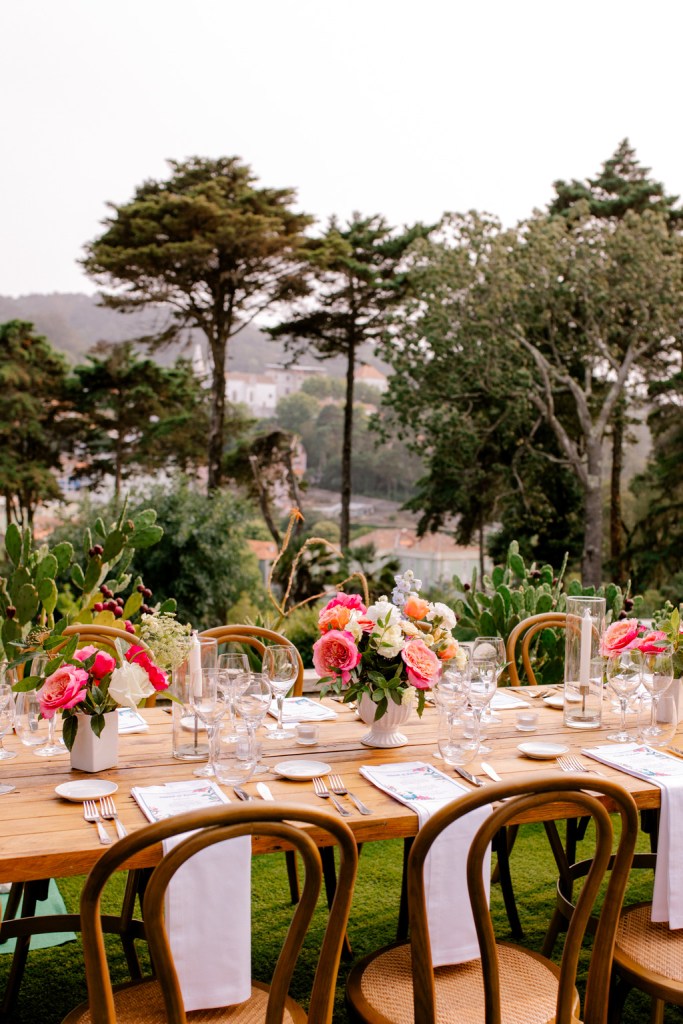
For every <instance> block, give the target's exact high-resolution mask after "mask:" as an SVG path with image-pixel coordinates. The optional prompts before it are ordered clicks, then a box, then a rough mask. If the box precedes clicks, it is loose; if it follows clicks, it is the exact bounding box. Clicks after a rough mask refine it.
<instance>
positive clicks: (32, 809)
mask: <svg viewBox="0 0 683 1024" xmlns="http://www.w3.org/2000/svg"><path fill="white" fill-rule="evenodd" d="M560 690H561V688H560ZM326 703H327V704H328V705H329V707H331V708H332V709H333V710H334V711H336V712H337V718H336V720H335V721H324V722H321V723H320V725H319V729H320V732H319V736H320V742H319V743H318V744H317V745H316V746H312V747H303V746H299V745H297V744H296V742H295V740H294V736H292V741H291V742H290V741H289V740H285V741H275V740H271V739H269V736H268V732H267V731H265V730H261V738H262V742H263V758H262V760H263V763H265V764H266V765H268V766H270V767H271V768H272V766H274V765H275V764H277V763H278V762H279V761H282V760H285V759H290V758H292V757H301V758H307V759H311V758H313V759H316V760H321V761H325V762H327V763H328V764H330V765H331V767H332V770H333V771H335V772H338V773H339V774H340V775H341V776H342V778H343V780H344V782H345V783H346V784H347V785H348V787H349V788H350V789H352V790H353V792H354V793H356V794H357V795H358V796H359V797H360V799H361V800H363V801H364V802H365V803H366V804H367V805H368V806H369V807H370V808H372V810H373V812H374V813H373V814H372V815H367V816H363V815H361V814H360V813H358V812H357V811H356V809H355V808H354V807H353V805H352V804H351V802H350V801H348V802H347V803H348V807H349V810H351V811H352V814H351V817H349V818H347V819H346V820H347V821H348V823H349V824H350V826H351V828H352V829H353V831H354V833H355V835H356V838H357V840H358V841H359V842H373V841H379V840H383V839H394V838H402V837H405V836H410V835H414V834H415V833H416V831H417V816H416V814H415V813H414V812H413V811H411V810H410V809H409V808H407V807H404V806H403V805H402V804H399V803H397V802H396V801H394V800H392V799H391V798H390V797H389V796H387V795H386V794H384V793H381V792H380V791H379V790H377V789H376V788H375V787H374V786H372V785H371V784H370V783H369V782H366V780H365V779H364V778H363V777H362V776H361V775H360V774H359V771H358V769H359V767H360V766H361V765H373V764H375V765H376V764H382V763H386V762H390V761H404V762H405V761H426V762H428V763H431V764H433V765H435V766H437V767H440V768H442V769H444V770H446V771H447V772H449V773H451V772H452V769H449V768H447V766H445V765H444V763H443V761H441V760H440V759H438V758H437V757H435V754H436V752H437V747H436V734H437V713H436V711H435V709H434V708H433V707H427V708H426V710H425V714H424V716H423V718H422V719H419V718H418V717H417V715H413V716H412V718H411V720H410V721H409V722H408V724H407V725H406V726H405V727H404V730H403V731H404V732H405V734H406V736H407V738H408V743H407V745H405V746H403V747H399V748H394V749H390V750H378V749H373V748H369V747H365V746H364V745H363V744H362V743H361V736H363V735H364V733H365V732H367V728H368V727H367V726H366V725H364V724H363V723H362V722H361V721H360V720H359V719H358V718H357V717H356V715H355V713H354V712H353V711H352V710H349V709H348V708H346V707H345V706H344V705H342V704H339V703H335V702H332V701H326ZM533 708H534V710H536V711H538V715H539V728H538V730H537V732H535V733H531V734H529V733H522V732H519V731H517V730H516V728H515V711H513V710H506V711H500V712H498V714H499V716H500V718H501V719H502V722H501V723H500V724H497V725H491V726H489V727H488V730H487V740H486V742H487V743H488V744H489V745H490V746H491V748H492V750H491V752H490V753H488V754H485V755H483V759H484V760H485V761H487V762H488V763H489V764H491V765H492V766H493V768H495V770H496V771H497V772H498V773H499V775H500V776H501V777H502V779H503V780H505V779H508V778H511V777H513V776H518V775H520V774H526V775H532V774H535V773H547V772H548V771H555V770H557V771H559V769H558V768H557V767H556V766H555V765H554V762H552V761H535V760H531V759H529V758H527V757H524V756H522V755H521V754H520V753H519V752H518V750H517V746H518V744H519V743H521V742H524V741H525V740H544V741H551V742H558V743H563V744H566V745H567V746H568V747H569V748H570V752H571V753H575V754H580V751H581V748H582V747H585V746H596V745H598V744H600V743H604V742H606V739H605V736H606V733H607V732H609V731H610V729H613V728H614V725H615V723H616V718H617V715H616V712H614V711H612V710H610V709H609V707H608V704H607V701H606V702H605V709H606V712H607V714H606V715H605V718H606V722H605V724H604V725H603V728H602V729H600V730H592V731H576V730H573V729H568V728H565V727H564V726H563V724H562V712H561V710H556V709H553V708H550V707H547V706H544V704H543V701H542V700H535V701H533ZM142 714H143V715H144V717H145V718H146V720H147V721H148V723H149V726H150V728H149V731H148V732H143V733H133V734H127V735H126V734H123V735H121V736H120V738H119V743H120V745H119V751H120V752H119V765H118V767H117V768H114V769H110V770H109V771H106V772H101V773H99V774H98V776H97V778H100V779H107V780H110V781H112V782H115V783H116V784H117V785H118V792H117V793H116V794H115V801H116V807H117V810H118V812H119V815H120V817H121V820H122V821H123V823H124V824H125V826H126V828H127V829H128V830H129V831H132V830H134V829H137V828H141V827H142V826H143V825H145V824H146V819H145V818H144V817H143V814H142V812H141V811H140V809H139V807H138V805H137V804H136V802H135V800H134V799H133V797H132V796H131V787H133V786H145V785H159V784H162V783H165V782H173V781H176V782H179V781H181V780H185V779H191V778H192V772H193V768H195V767H196V765H195V764H193V763H190V762H183V761H178V760H175V759H174V758H173V756H172V753H171V717H170V715H169V714H168V713H167V711H166V710H164V709H163V708H152V709H148V710H145V711H142ZM679 739H680V738H679ZM674 742H676V741H675V740H674ZM5 745H6V747H7V748H8V749H10V750H15V751H16V752H17V753H18V755H19V756H18V757H17V758H15V759H14V760H11V761H5V762H0V782H6V783H11V784H14V785H15V786H16V790H15V791H14V792H12V793H9V794H7V795H4V796H0V836H1V839H0V880H2V881H3V882H12V881H29V880H32V879H40V878H59V877H63V876H67V875H79V874H84V873H86V872H87V871H88V870H89V869H90V868H91V867H92V865H93V864H94V862H95V861H96V860H97V858H98V857H99V855H100V853H101V852H102V849H103V847H102V846H101V845H100V844H99V841H98V837H97V832H96V829H95V827H94V826H93V825H91V824H88V823H86V822H85V821H84V820H83V811H82V806H81V805H80V804H76V803H69V802H67V801H66V800H63V799H60V797H58V796H57V795H56V793H55V787H56V786H57V785H59V784H60V783H63V782H67V781H73V780H75V779H84V778H93V777H94V776H89V775H86V774H84V773H81V772H72V771H71V770H70V766H69V758H68V757H64V756H62V757H55V758H39V757H36V756H35V755H34V754H33V753H32V752H31V751H30V750H28V749H27V748H25V747H23V746H22V744H21V743H20V741H19V740H18V738H17V737H16V736H9V737H7V738H6V740H5ZM679 745H683V743H681V742H679ZM481 759H482V758H477V759H476V760H475V761H474V762H472V764H470V765H469V766H468V768H469V770H470V771H472V772H473V773H474V774H478V775H480V776H481V777H482V778H485V776H483V775H481V770H480V766H481ZM584 761H585V763H586V764H587V765H591V766H592V767H595V768H598V769H599V771H600V772H601V773H603V774H604V775H605V776H606V777H607V778H610V779H612V780H613V781H617V782H619V783H620V784H621V785H623V786H624V787H625V788H626V789H628V790H629V791H630V792H631V793H632V794H633V796H634V798H635V800H636V802H637V804H638V806H639V808H641V809H645V808H652V807H658V806H659V789H658V787H657V786H656V785H653V784H651V783H647V782H643V781H641V780H639V779H636V778H634V777H632V776H630V775H627V774H625V773H623V772H619V771H617V770H613V769H610V768H608V767H605V766H603V765H598V764H597V762H593V761H590V760H589V759H587V758H584ZM259 780H260V781H265V782H266V783H267V784H268V786H269V787H270V789H271V791H272V793H273V796H274V798H275V799H276V800H277V799H278V798H282V799H287V800H288V801H290V802H291V801H292V800H294V801H295V802H298V801H301V803H302V804H306V805H310V806H316V805H317V803H318V798H317V797H316V796H315V794H314V792H313V786H312V783H310V782H291V781H287V780H284V779H282V778H279V777H277V776H276V775H275V774H273V773H272V772H269V773H268V774H267V775H260V776H259ZM463 785H464V786H465V788H468V783H465V782H463ZM244 788H245V789H246V790H247V791H248V792H250V793H252V794H254V795H255V780H252V781H251V782H248V783H246V784H245V787H244ZM224 791H225V792H226V794H227V795H228V796H229V797H230V799H231V800H234V799H235V797H234V794H233V793H232V791H231V790H230V788H229V787H224ZM555 811H556V813H554V816H555V817H557V818H564V817H571V816H573V815H574V814H575V808H574V809H573V808H572V806H571V804H568V803H564V804H557V805H556V809H555ZM544 816H545V817H547V816H548V815H547V813H546V814H545V815H544ZM527 820H529V819H527ZM112 826H113V823H112V822H109V827H110V828H111V832H112V835H114V834H115V833H114V830H113V827H112ZM275 848H276V847H274V846H273V845H272V842H271V841H269V840H266V839H265V838H264V839H259V838H257V839H255V840H254V851H255V852H257V853H265V852H270V851H272V850H273V849H275ZM153 857H154V853H153V852H151V853H149V854H147V857H146V860H145V861H136V862H135V865H132V864H131V865H129V866H148V865H150V864H152V863H154V859H153Z"/></svg>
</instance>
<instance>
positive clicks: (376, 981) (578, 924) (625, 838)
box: [347, 775, 638, 1024]
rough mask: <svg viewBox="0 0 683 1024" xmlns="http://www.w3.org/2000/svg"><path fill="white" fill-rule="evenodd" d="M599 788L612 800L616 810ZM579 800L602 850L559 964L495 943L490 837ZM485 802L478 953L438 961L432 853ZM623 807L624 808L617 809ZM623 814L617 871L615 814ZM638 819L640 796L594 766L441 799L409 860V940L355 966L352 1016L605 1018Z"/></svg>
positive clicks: (470, 862)
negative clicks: (590, 941)
mask: <svg viewBox="0 0 683 1024" xmlns="http://www.w3.org/2000/svg"><path fill="white" fill-rule="evenodd" d="M601 797H607V798H608V800H609V810H608V809H607V808H606V807H605V806H604V805H603V803H602V800H601ZM560 802H562V803H567V802H570V803H571V804H573V805H575V806H576V807H577V810H578V811H579V813H581V814H587V815H590V817H591V818H592V820H593V822H594V824H595V836H596V839H595V850H594V854H593V859H592V863H591V866H590V870H589V872H588V874H587V876H586V878H585V880H584V884H583V887H582V889H581V892H580V894H579V896H578V899H577V901H576V909H575V911H574V914H573V915H572V919H571V921H570V923H569V928H568V932H567V940H566V942H565V946H564V950H563V954H562V960H561V963H560V965H559V966H558V965H557V964H555V963H552V962H551V961H550V960H548V959H546V958H545V957H544V956H542V955H541V954H540V953H535V952H531V951H530V950H528V949H524V948H522V947H520V946H516V945H514V944H511V943H504V942H497V941H496V938H495V934H494V930H493V924H492V921H491V916H490V913H489V909H488V905H487V900H486V890H485V886H484V880H483V863H484V857H485V853H486V849H487V846H488V844H489V843H490V842H491V841H492V839H493V837H494V836H495V835H496V833H497V832H498V831H499V830H500V829H501V828H504V827H505V826H506V825H507V824H508V823H509V822H510V821H511V820H513V819H514V818H516V817H518V816H520V815H523V814H526V813H527V812H529V811H531V810H532V809H533V810H534V811H535V812H536V813H538V809H539V808H543V807H546V806H548V807H549V806H550V805H552V804H557V803H560ZM487 804H490V805H491V806H492V810H491V813H490V814H489V815H488V816H487V818H486V819H485V820H484V822H483V823H482V825H481V826H480V827H479V828H478V830H477V832H476V834H475V837H474V839H473V841H472V843H471V846H470V851H469V855H468V858H467V886H468V892H469V899H470V904H471V907H472V912H473V917H474V921H475V924H476V929H477V936H478V940H479V949H480V957H479V958H478V959H476V960H471V961H469V962H467V963H462V964H457V965H453V966H446V967H439V968H436V969H434V968H433V967H432V962H431V948H430V939H429V928H428V922H427V916H426V910H425V884H424V866H425V859H426V857H427V855H428V853H429V851H430V849H431V846H432V844H433V843H434V841H435V840H436V838H437V837H438V836H439V835H440V834H441V833H442V832H443V831H444V830H445V829H446V828H447V827H448V826H449V825H450V824H451V823H452V822H454V821H455V820H456V819H458V818H461V817H463V816H464V815H465V814H467V813H468V812H470V811H472V810H474V809H475V808H478V807H483V806H485V805H487ZM615 811H616V815H614V812H615ZM610 812H612V814H613V815H614V816H615V817H616V816H618V818H619V821H620V830H619V836H618V844H617V849H616V853H615V855H614V861H613V868H612V871H611V872H609V873H608V867H609V865H610V857H611V854H612V846H613V841H614V828H613V818H612V817H611V815H610ZM637 828H638V813H637V809H636V805H635V802H634V800H633V798H632V796H631V795H630V794H629V793H628V792H627V791H626V790H625V789H623V788H622V787H621V786H618V785H616V784H615V783H613V782H610V781H609V780H607V779H602V778H598V777H596V776H594V775H591V776H588V775H566V776H564V777H558V776H557V775H547V776H541V777H539V778H537V779H535V780H534V781H533V782H532V783H529V782H528V781H526V780H519V781H517V782H514V781H513V782H501V783H495V784H493V785H491V786H486V787H485V788H484V789H481V790H477V791H474V792H472V793H468V794H467V795H465V796H464V797H463V798H462V799H460V800H455V801H453V802H452V803H450V804H448V805H447V806H446V807H444V808H442V809H441V810H440V811H438V812H437V813H436V814H434V815H433V817H432V818H430V820H429V821H428V822H427V823H426V824H425V825H424V826H423V827H422V828H421V829H420V831H419V832H418V835H417V837H416V839H415V842H414V843H413V847H412V850H411V853H410V859H409V866H408V872H409V874H408V887H409V901H408V902H409V913H410V936H411V937H410V943H397V944H394V945H392V946H388V947H385V948H384V949H381V950H379V951H378V952H376V953H372V954H370V955H369V956H367V957H365V958H364V959H363V960H361V961H360V962H359V963H358V964H357V965H356V966H355V967H354V968H353V970H352V972H351V974H350V976H349V980H348V985H347V999H348V1002H349V1006H350V1009H351V1015H352V1019H353V1020H355V1021H364V1022H367V1024H436V1021H437V1020H438V1022H439V1024H531V1022H533V1024H546V1022H547V1024H550V1022H551V1021H552V1022H553V1024H578V1022H579V1020H582V1021H583V1022H584V1024H605V1019H606V1014H607V1005H608V996H609V986H610V973H611V968H612V954H613V948H614V939H615V933H616V928H617V924H618V920H619V912H620V908H621V902H622V898H623V894H624V890H625V887H626V883H627V880H628V875H629V868H630V865H631V859H632V856H633V849H634V846H635V842H636V835H637ZM607 874H609V879H608V881H607V891H606V895H605V899H604V902H603V909H602V913H601V915H600V919H599V922H598V926H597V931H596V935H595V942H594V945H593V950H592V956H591V960H590V965H589V968H588V980H587V986H586V995H585V1001H584V1007H583V1014H582V1016H581V1017H579V1013H580V1006H579V997H578V993H577V991H576V985H575V982H576V971H577V964H578V958H579V951H580V947H581V944H582V941H583V938H584V934H585V932H586V928H587V925H588V922H589V920H590V917H591V914H592V912H593V907H594V903H595V900H596V898H597V896H598V892H599V889H600V886H601V884H602V882H603V880H604V879H605V876H606V875H607Z"/></svg>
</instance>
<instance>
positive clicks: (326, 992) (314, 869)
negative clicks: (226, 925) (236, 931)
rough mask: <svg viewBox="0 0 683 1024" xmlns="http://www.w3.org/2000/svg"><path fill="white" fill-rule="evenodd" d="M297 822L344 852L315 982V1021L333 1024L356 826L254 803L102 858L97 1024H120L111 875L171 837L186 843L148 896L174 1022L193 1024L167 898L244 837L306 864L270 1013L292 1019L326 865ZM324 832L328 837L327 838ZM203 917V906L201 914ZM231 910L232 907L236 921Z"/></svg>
mask: <svg viewBox="0 0 683 1024" xmlns="http://www.w3.org/2000/svg"><path fill="white" fill-rule="evenodd" d="M294 822H297V823H302V824H304V825H308V826H313V827H314V828H315V829H316V832H317V833H318V835H317V836H316V840H317V842H319V843H320V844H321V845H325V846H337V847H339V853H340V857H339V878H338V882H337V888H336V891H335V895H334V900H333V902H332V906H331V908H330V911H329V916H328V920H327V927H326V929H325V934H324V938H323V942H322V945H321V947H320V954H319V959H318V965H317V968H316V972H315V977H314V980H313V988H312V990H311V999H310V1005H309V1010H308V1020H309V1021H310V1022H311V1024H329V1022H330V1021H331V1020H332V1009H333V1002H334V989H335V984H336V978H337V971H338V967H339V959H340V956H341V949H342V941H343V938H344V934H345V931H346V924H347V921H348V917H349V910H350V907H351V898H352V895H353V887H354V883H355V877H356V868H357V864H358V852H357V848H356V843H355V840H354V838H353V833H352V832H351V830H350V828H349V827H348V825H347V824H346V823H345V822H343V821H342V820H341V819H340V818H339V817H338V816H337V817H334V816H333V815H331V814H330V813H328V812H327V811H324V810H317V809H314V808H308V807H302V806H301V805H300V804H289V803H277V804H274V803H263V804H261V803H249V804H248V805H230V806H221V807H211V808H208V809H202V810H199V811H189V812H188V813H186V814H180V815H176V816H174V817H172V818H168V819H166V820H165V821H160V822H157V823H155V824H153V825H148V826H147V827H145V828H141V829H139V830H138V831H137V832H135V833H133V834H132V835H129V836H127V837H126V838H124V839H121V840H120V841H119V842H117V843H116V844H115V845H114V846H112V847H110V848H109V849H108V850H106V852H105V853H104V854H103V855H102V856H101V857H100V859H99V860H98V862H97V863H96V864H95V866H94V868H93V869H92V871H91V872H90V874H89V875H88V878H87V880H86V882H85V886H84V888H83V892H82V895H81V920H82V929H83V950H84V956H85V969H86V978H87V982H88V996H89V1002H90V1013H91V1019H92V1024H115V1021H116V1016H115V1007H114V1000H113V993H112V986H111V981H110V978H109V971H108V967H107V960H106V952H105V948H104V938H103V932H102V926H101V922H100V898H101V895H102V891H103V889H104V887H105V885H106V883H107V881H108V879H109V878H110V877H111V875H112V874H113V873H114V872H115V871H117V870H119V869H120V868H121V867H122V865H123V864H125V863H126V861H128V860H130V859H131V858H132V857H134V856H136V855H137V854H139V853H141V851H144V850H147V849H149V848H151V847H153V846H157V845H158V844H159V843H161V842H162V841H163V840H165V839H168V838H170V837H171V836H176V835H183V834H184V833H187V835H186V837H185V838H184V839H183V840H182V841H181V842H179V843H178V844H177V845H176V846H174V847H173V848H172V849H171V850H170V851H169V852H168V853H167V854H166V855H165V856H163V857H162V859H161V861H160V862H159V863H158V864H157V866H156V868H155V869H154V871H153V872H152V875H151V878H150V880H149V883H148V885H147V888H146V890H145V899H144V917H145V927H146V931H147V937H148V942H149V946H150V953H151V956H152V960H153V962H154V967H155V973H156V975H157V977H158V979H159V983H160V987H161V989H162V992H163V999H164V1005H165V1010H166V1018H165V1019H167V1020H168V1021H169V1024H185V1010H184V1008H183V1000H182V994H181V992H180V987H179V985H178V979H177V976H176V973H175V968H174V966H173V957H172V954H171V950H170V946H169V941H168V936H167V933H166V928H165V923H164V894H165V892H166V888H167V886H168V884H169V882H170V880H171V879H172V877H173V875H174V874H175V872H176V871H177V870H178V869H179V868H180V867H181V866H182V864H184V863H185V862H186V861H187V860H189V859H190V858H191V857H193V856H194V855H195V854H196V853H198V852H199V851H200V850H203V849H205V848H206V847H208V846H213V845H214V844H215V843H219V842H222V841H223V840H225V839H233V838H236V837H237V836H244V835H252V836H253V835H259V836H273V837H275V838H276V839H278V840H281V841H282V842H283V843H285V844H287V845H291V846H293V847H294V849H295V850H297V852H298V853H299V854H300V855H301V858H302V861H303V864H304V886H303V891H302V895H301V900H300V902H299V903H298V904H297V906H296V908H295V909H294V911H293V917H292V923H291V925H290V928H289V930H288V932H287V935H286V938H285V941H284V945H283V947H282V951H281V953H280V956H279V958H278V961H277V965H276V967H275V971H274V973H273V977H272V981H271V985H270V990H269V996H268V1008H267V1014H266V1021H267V1022H275V1021H282V1020H283V1019H284V1009H285V998H286V996H287V992H288V989H289V986H290V982H291V978H292V974H293V971H294V967H295V964H296V960H297V957H298V955H299V952H300V950H301V946H302V944H303V941H304V938H305V935H306V931H307V928H308V926H309V923H310V921H311V918H312V916H313V913H314V911H315V909H316V906H317V903H318V896H319V894H320V891H321V885H322V866H321V860H320V853H319V850H318V846H317V845H316V842H314V840H313V839H312V838H311V836H310V834H309V832H308V831H305V830H304V829H302V828H300V827H298V825H296V824H294ZM321 833H322V834H321ZM197 912H198V913H200V912H201V908H197ZM229 913H230V908H229V907H226V915H228V916H229Z"/></svg>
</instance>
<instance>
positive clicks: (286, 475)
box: [225, 428, 301, 547]
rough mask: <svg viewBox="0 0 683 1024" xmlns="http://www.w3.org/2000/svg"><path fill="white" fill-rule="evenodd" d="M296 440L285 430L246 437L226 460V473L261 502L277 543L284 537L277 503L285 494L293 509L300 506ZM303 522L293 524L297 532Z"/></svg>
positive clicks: (262, 511)
mask: <svg viewBox="0 0 683 1024" xmlns="http://www.w3.org/2000/svg"><path fill="white" fill-rule="evenodd" d="M297 443H298V442H297V439H296V437H295V436H294V434H291V433H289V432H288V431H285V430H279V429H277V428H276V429H275V430H270V431H266V432H260V433H257V434H255V435H252V436H246V437H244V438H243V439H242V440H241V441H240V443H239V444H237V445H234V446H233V448H232V450H231V451H230V452H229V453H228V455H227V457H226V460H225V467H226V472H227V473H229V475H230V476H231V477H232V478H233V479H234V480H235V481H236V482H237V483H238V484H240V485H241V486H242V487H244V488H245V490H246V493H247V494H248V496H249V497H250V498H252V499H254V500H256V501H258V505H259V508H260V510H261V515H262V516H263V519H264V521H265V523H266V526H267V527H268V530H269V531H270V535H271V537H272V538H273V540H274V541H275V543H276V544H277V545H278V547H279V546H280V543H281V540H282V537H281V535H280V531H279V529H278V526H277V523H276V512H275V511H274V506H275V505H276V502H277V499H278V498H279V499H280V500H282V497H283V496H286V498H287V499H288V501H289V505H290V507H292V508H299V507H300V506H301V495H300V492H299V482H298V480H297V476H296V472H295V469H294V458H295V455H296V447H297ZM300 525H301V524H300V522H299V521H297V523H296V525H295V527H294V533H295V535H296V534H298V533H299V532H300V531H299V528H300Z"/></svg>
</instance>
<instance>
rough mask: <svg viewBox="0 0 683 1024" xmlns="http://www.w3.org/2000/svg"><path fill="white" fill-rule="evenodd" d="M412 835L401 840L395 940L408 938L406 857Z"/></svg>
mask: <svg viewBox="0 0 683 1024" xmlns="http://www.w3.org/2000/svg"><path fill="white" fill-rule="evenodd" d="M414 839H415V837H414V836H406V838H405V839H404V840H403V871H402V872H401V902H400V904H399V907H398V922H397V924H396V941H397V942H405V941H406V939H407V938H408V857H409V855H410V850H411V848H412V845H413V842H414Z"/></svg>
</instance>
